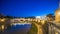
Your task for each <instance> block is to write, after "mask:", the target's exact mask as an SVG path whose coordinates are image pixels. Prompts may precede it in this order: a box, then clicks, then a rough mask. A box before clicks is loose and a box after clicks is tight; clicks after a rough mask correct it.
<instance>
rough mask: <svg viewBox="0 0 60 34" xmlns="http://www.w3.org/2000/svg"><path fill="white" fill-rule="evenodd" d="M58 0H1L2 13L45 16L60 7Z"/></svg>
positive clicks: (18, 15)
mask: <svg viewBox="0 0 60 34" xmlns="http://www.w3.org/2000/svg"><path fill="white" fill-rule="evenodd" d="M58 2H59V1H58V0H0V13H3V14H5V15H10V16H17V17H20V16H43V15H47V14H50V13H53V14H54V12H55V10H56V9H58V7H59V4H58Z"/></svg>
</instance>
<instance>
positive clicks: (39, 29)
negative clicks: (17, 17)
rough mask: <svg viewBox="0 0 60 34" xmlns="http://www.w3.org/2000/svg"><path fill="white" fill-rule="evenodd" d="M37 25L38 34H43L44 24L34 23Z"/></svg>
mask: <svg viewBox="0 0 60 34" xmlns="http://www.w3.org/2000/svg"><path fill="white" fill-rule="evenodd" d="M34 24H35V25H36V27H37V28H38V32H37V34H43V31H42V26H41V25H39V24H37V23H34Z"/></svg>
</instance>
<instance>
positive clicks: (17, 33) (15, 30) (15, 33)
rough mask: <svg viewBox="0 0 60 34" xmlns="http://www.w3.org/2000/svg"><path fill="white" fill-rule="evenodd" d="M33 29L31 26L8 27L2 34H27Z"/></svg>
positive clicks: (17, 25)
mask: <svg viewBox="0 0 60 34" xmlns="http://www.w3.org/2000/svg"><path fill="white" fill-rule="evenodd" d="M30 28H31V24H24V25H23V24H20V25H19V24H16V25H12V26H10V27H7V29H6V30H4V31H3V32H2V33H1V34H27V32H29V30H30Z"/></svg>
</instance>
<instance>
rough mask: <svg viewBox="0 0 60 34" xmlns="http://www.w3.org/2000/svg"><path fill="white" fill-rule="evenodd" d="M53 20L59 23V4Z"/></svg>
mask: <svg viewBox="0 0 60 34" xmlns="http://www.w3.org/2000/svg"><path fill="white" fill-rule="evenodd" d="M55 21H56V22H57V23H60V4H59V8H58V9H57V10H56V11H55Z"/></svg>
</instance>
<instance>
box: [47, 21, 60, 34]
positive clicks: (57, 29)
mask: <svg viewBox="0 0 60 34" xmlns="http://www.w3.org/2000/svg"><path fill="white" fill-rule="evenodd" d="M48 25H49V27H48V34H60V23H52V22H49V23H48Z"/></svg>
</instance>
